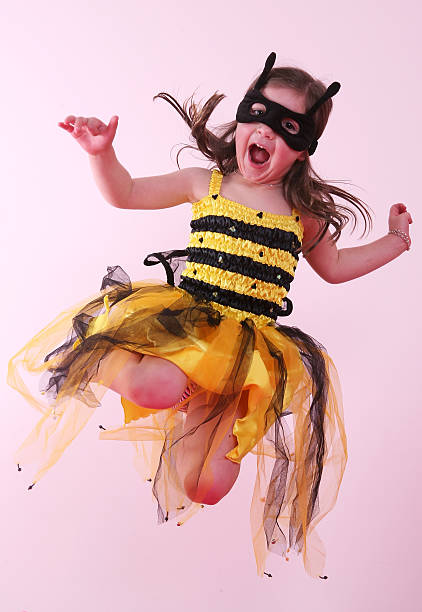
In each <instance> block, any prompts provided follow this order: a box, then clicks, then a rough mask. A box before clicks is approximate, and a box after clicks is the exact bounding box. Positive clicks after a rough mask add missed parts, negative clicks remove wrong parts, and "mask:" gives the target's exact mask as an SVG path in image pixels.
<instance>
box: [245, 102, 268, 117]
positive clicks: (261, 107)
mask: <svg viewBox="0 0 422 612" xmlns="http://www.w3.org/2000/svg"><path fill="white" fill-rule="evenodd" d="M266 112H267V108H266V106H265V104H261V102H254V103H253V104H252V106H251V107H250V109H249V114H250V115H253V116H254V117H260V116H261V115H264V114H265V113H266Z"/></svg>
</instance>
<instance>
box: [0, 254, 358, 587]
mask: <svg viewBox="0 0 422 612" xmlns="http://www.w3.org/2000/svg"><path fill="white" fill-rule="evenodd" d="M175 261H176V259H175V260H173V268H169V270H170V271H173V272H174V270H175V269H176V268H177V265H176V266H175V265H174V262H175ZM169 273H170V272H169ZM168 280H169V277H168ZM171 280H173V279H171ZM115 348H120V349H125V350H126V351H130V352H136V353H139V354H146V355H155V356H158V357H162V358H164V359H167V360H169V361H171V362H172V363H174V364H176V365H177V366H178V367H179V368H181V369H182V370H183V371H184V372H185V374H186V375H187V376H188V377H189V379H190V380H191V381H193V383H195V385H197V386H198V387H199V388H200V389H201V391H202V395H200V396H197V397H196V401H197V404H196V406H195V411H192V412H195V414H196V420H195V419H193V420H192V418H191V416H190V412H189V400H188V401H187V402H185V406H184V410H179V409H177V408H170V409H168V410H149V409H148V408H145V407H142V406H136V405H135V404H132V403H131V402H129V401H128V400H125V399H122V404H123V415H124V422H123V424H122V425H121V426H120V427H118V428H116V429H113V430H105V431H102V432H101V434H100V438H101V439H117V440H127V441H131V442H132V443H133V444H134V447H135V450H136V453H135V465H136V467H137V469H138V471H139V472H140V474H141V476H142V478H144V479H145V480H150V481H151V482H152V490H153V493H154V496H155V498H156V500H157V511H158V522H159V523H163V522H165V521H168V520H172V519H177V520H178V522H179V523H180V524H182V523H183V522H185V521H186V520H187V519H189V518H190V517H191V516H192V515H193V514H194V513H195V512H196V511H197V510H198V509H199V508H200V507H201V504H200V503H197V502H194V501H192V499H190V498H189V496H188V495H187V492H186V489H185V486H184V483H185V482H186V478H187V477H188V478H189V479H190V480H191V481H192V480H193V481H195V482H197V483H199V482H200V481H201V478H203V477H204V474H205V473H207V474H208V476H207V478H208V482H209V479H210V478H211V480H212V476H211V477H210V470H209V466H210V464H211V462H212V458H213V456H214V455H215V453H216V451H217V449H218V448H219V445H220V444H221V441H222V440H223V439H224V438H225V436H226V434H227V432H229V431H232V433H233V435H234V436H235V439H236V445H235V446H234V447H233V448H232V449H231V450H230V451H229V452H228V453H227V454H226V455H225V457H226V458H227V459H228V460H229V461H231V462H232V463H234V464H240V463H241V460H242V458H243V457H245V455H246V454H247V453H249V452H252V453H253V454H254V455H256V461H257V463H256V465H257V472H256V481H255V488H254V492H253V498H252V505H251V530H252V541H253V546H254V551H255V557H256V563H257V570H258V574H259V575H263V573H264V570H265V559H266V555H267V553H268V551H271V552H274V553H276V554H279V555H281V556H283V557H286V558H287V557H288V555H289V551H290V550H294V551H296V552H297V553H301V554H302V557H303V562H304V566H305V569H306V571H307V572H308V573H309V574H310V575H311V576H315V577H317V576H319V575H321V574H322V573H323V569H324V563H325V551H324V546H323V544H322V542H321V540H320V539H319V537H318V535H317V532H316V529H315V527H316V525H317V524H318V522H319V521H320V520H321V518H323V516H324V515H325V514H326V513H327V512H328V511H329V510H330V509H331V508H332V507H333V506H334V504H335V501H336V498H337V494H338V490H339V486H340V483H341V480H342V476H343V471H344V467H345V463H346V458H347V450H346V437H345V432H344V425H343V414H342V406H341V392H340V387H339V383H338V378H337V373H336V370H335V367H334V365H333V363H332V361H331V359H330V357H329V356H328V355H327V353H326V351H325V349H324V348H323V347H322V346H321V345H320V344H319V343H318V342H316V341H315V340H314V339H312V338H311V337H310V336H308V335H307V334H305V333H304V332H302V331H301V330H300V329H298V328H295V327H289V326H285V325H277V324H270V325H266V326H264V327H262V328H257V327H256V325H255V324H254V323H253V321H251V320H249V319H247V320H244V321H242V322H239V321H236V320H234V319H232V318H230V317H227V316H224V315H223V314H222V313H221V312H219V311H218V310H216V309H215V308H213V307H212V306H211V305H210V304H209V303H207V302H205V301H202V300H201V299H198V298H196V297H195V296H192V295H191V294H189V293H188V292H187V291H185V290H183V289H181V288H179V287H177V286H174V285H173V284H169V283H168V282H167V283H160V282H157V281H142V282H136V283H133V284H132V283H131V281H130V279H129V277H128V276H127V275H126V274H125V273H124V272H123V270H122V269H121V268H119V267H118V266H116V267H114V268H109V269H108V274H107V275H106V276H105V278H104V279H103V283H102V287H101V291H100V293H99V294H97V295H95V296H93V297H92V298H91V299H90V300H89V301H88V302H84V303H80V304H79V305H76V306H74V307H73V308H71V309H69V310H68V311H66V312H64V313H62V314H61V315H59V316H58V317H57V318H56V319H55V320H54V321H53V322H52V323H50V324H49V325H48V326H47V327H46V328H45V329H43V330H42V331H41V332H40V333H39V334H38V335H37V336H35V337H34V338H33V339H32V340H31V341H30V342H29V343H28V344H27V345H26V346H25V347H24V348H23V349H22V350H21V351H20V352H19V353H18V354H17V355H16V356H15V357H14V358H13V359H12V360H11V362H10V367H9V378H8V381H9V383H10V384H11V385H12V386H13V387H15V388H16V389H17V390H19V391H20V392H21V393H22V394H23V395H24V396H25V397H26V398H27V399H28V401H30V402H31V403H32V404H33V405H34V406H35V407H36V408H37V409H38V410H39V411H40V412H41V413H42V417H41V419H40V421H39V422H38V424H37V426H36V428H35V429H34V430H33V431H32V432H31V434H30V435H29V436H28V438H27V439H26V440H25V441H24V442H23V444H22V445H21V447H20V448H19V449H18V451H17V453H16V457H15V459H16V462H17V463H18V464H19V465H20V466H22V465H25V464H28V463H36V464H37V471H36V474H35V478H34V483H35V482H38V481H39V480H40V478H41V477H42V476H44V475H45V473H46V472H47V471H48V470H49V469H50V468H51V467H52V466H53V465H54V464H55V463H56V462H57V460H58V459H59V458H60V456H61V455H62V453H63V451H64V450H65V449H66V448H67V447H68V446H69V444H70V443H71V442H72V440H73V439H74V438H75V437H76V435H77V434H78V433H79V432H80V431H81V429H82V428H83V427H84V426H85V424H86V423H87V422H88V420H89V419H90V417H91V416H92V415H93V413H94V410H95V408H96V407H98V406H99V405H100V403H101V399H102V396H103V394H104V393H105V391H106V390H107V386H108V385H109V384H110V383H111V381H112V380H113V378H114V377H115V376H116V374H117V373H118V371H119V370H120V368H121V367H122V366H123V365H124V353H123V352H119V354H120V355H121V357H119V358H117V359H115V360H114V361H113V365H112V367H110V368H108V370H107V372H106V375H105V376H104V377H103V379H102V380H98V371H99V364H101V363H102V360H104V359H106V358H107V357H108V356H110V355H111V354H112V352H113V350H114V349H115ZM127 354H130V353H127ZM23 373H25V376H26V375H27V374H28V373H29V374H33V375H36V376H37V380H38V379H39V380H41V389H40V392H39V393H38V392H37V391H36V390H33V389H32V390H30V387H31V385H30V384H29V383H28V382H27V381H26V379H25V378H24V377H23ZM32 386H33V385H32ZM198 397H200V398H202V399H201V400H200V402H199V405H198ZM186 408H187V412H186ZM239 414H241V415H242V417H241V418H239V417H238V416H236V415H239ZM198 415H199V416H198ZM201 430H202V432H206V436H205V441H206V443H205V444H203V445H202V447H201V448H200V450H198V452H197V453H196V455H195V461H194V462H192V458H191V456H190V455H189V459H188V455H187V450H186V448H187V443H186V441H189V439H190V437H191V436H194V435H195V434H197V433H198V431H201ZM210 486H212V482H210Z"/></svg>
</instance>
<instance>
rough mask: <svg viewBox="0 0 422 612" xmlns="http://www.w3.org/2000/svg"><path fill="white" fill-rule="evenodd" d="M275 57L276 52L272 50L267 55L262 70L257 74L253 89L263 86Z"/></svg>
mask: <svg viewBox="0 0 422 612" xmlns="http://www.w3.org/2000/svg"><path fill="white" fill-rule="evenodd" d="M275 58H276V54H275V53H274V51H273V52H272V53H270V54H269V56H268V57H267V60H266V62H265V66H264V70H263V71H262V72H261V74H260V75H259V78H258V80H257V82H256V85H255V87H254V89H261V88H262V87H264V85H265V84H266V82H267V80H268V75H269V74H270V72H271V69H272V67H273V66H274V63H275Z"/></svg>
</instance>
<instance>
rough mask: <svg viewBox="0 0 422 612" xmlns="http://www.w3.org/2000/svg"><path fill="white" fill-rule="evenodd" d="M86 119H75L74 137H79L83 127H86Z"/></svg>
mask: <svg viewBox="0 0 422 612" xmlns="http://www.w3.org/2000/svg"><path fill="white" fill-rule="evenodd" d="M86 122H87V118H86V117H77V118H76V121H75V129H74V131H73V134H74V136H80V134H81V133H82V130H83V127H84V126H85V125H86Z"/></svg>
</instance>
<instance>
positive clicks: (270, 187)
mask: <svg viewBox="0 0 422 612" xmlns="http://www.w3.org/2000/svg"><path fill="white" fill-rule="evenodd" d="M234 173H235V174H236V176H237V177H238V178H239V179H240V180H241V181H243V182H244V183H248V184H251V182H252V181H248V180H247V179H245V177H244V176H243V174H241V173H240V172H239V170H235V172H234ZM253 184H254V185H255V186H256V187H261V188H262V189H265V190H273V189H279V188H280V187H281V181H280V182H279V183H275V184H270V183H253Z"/></svg>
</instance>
